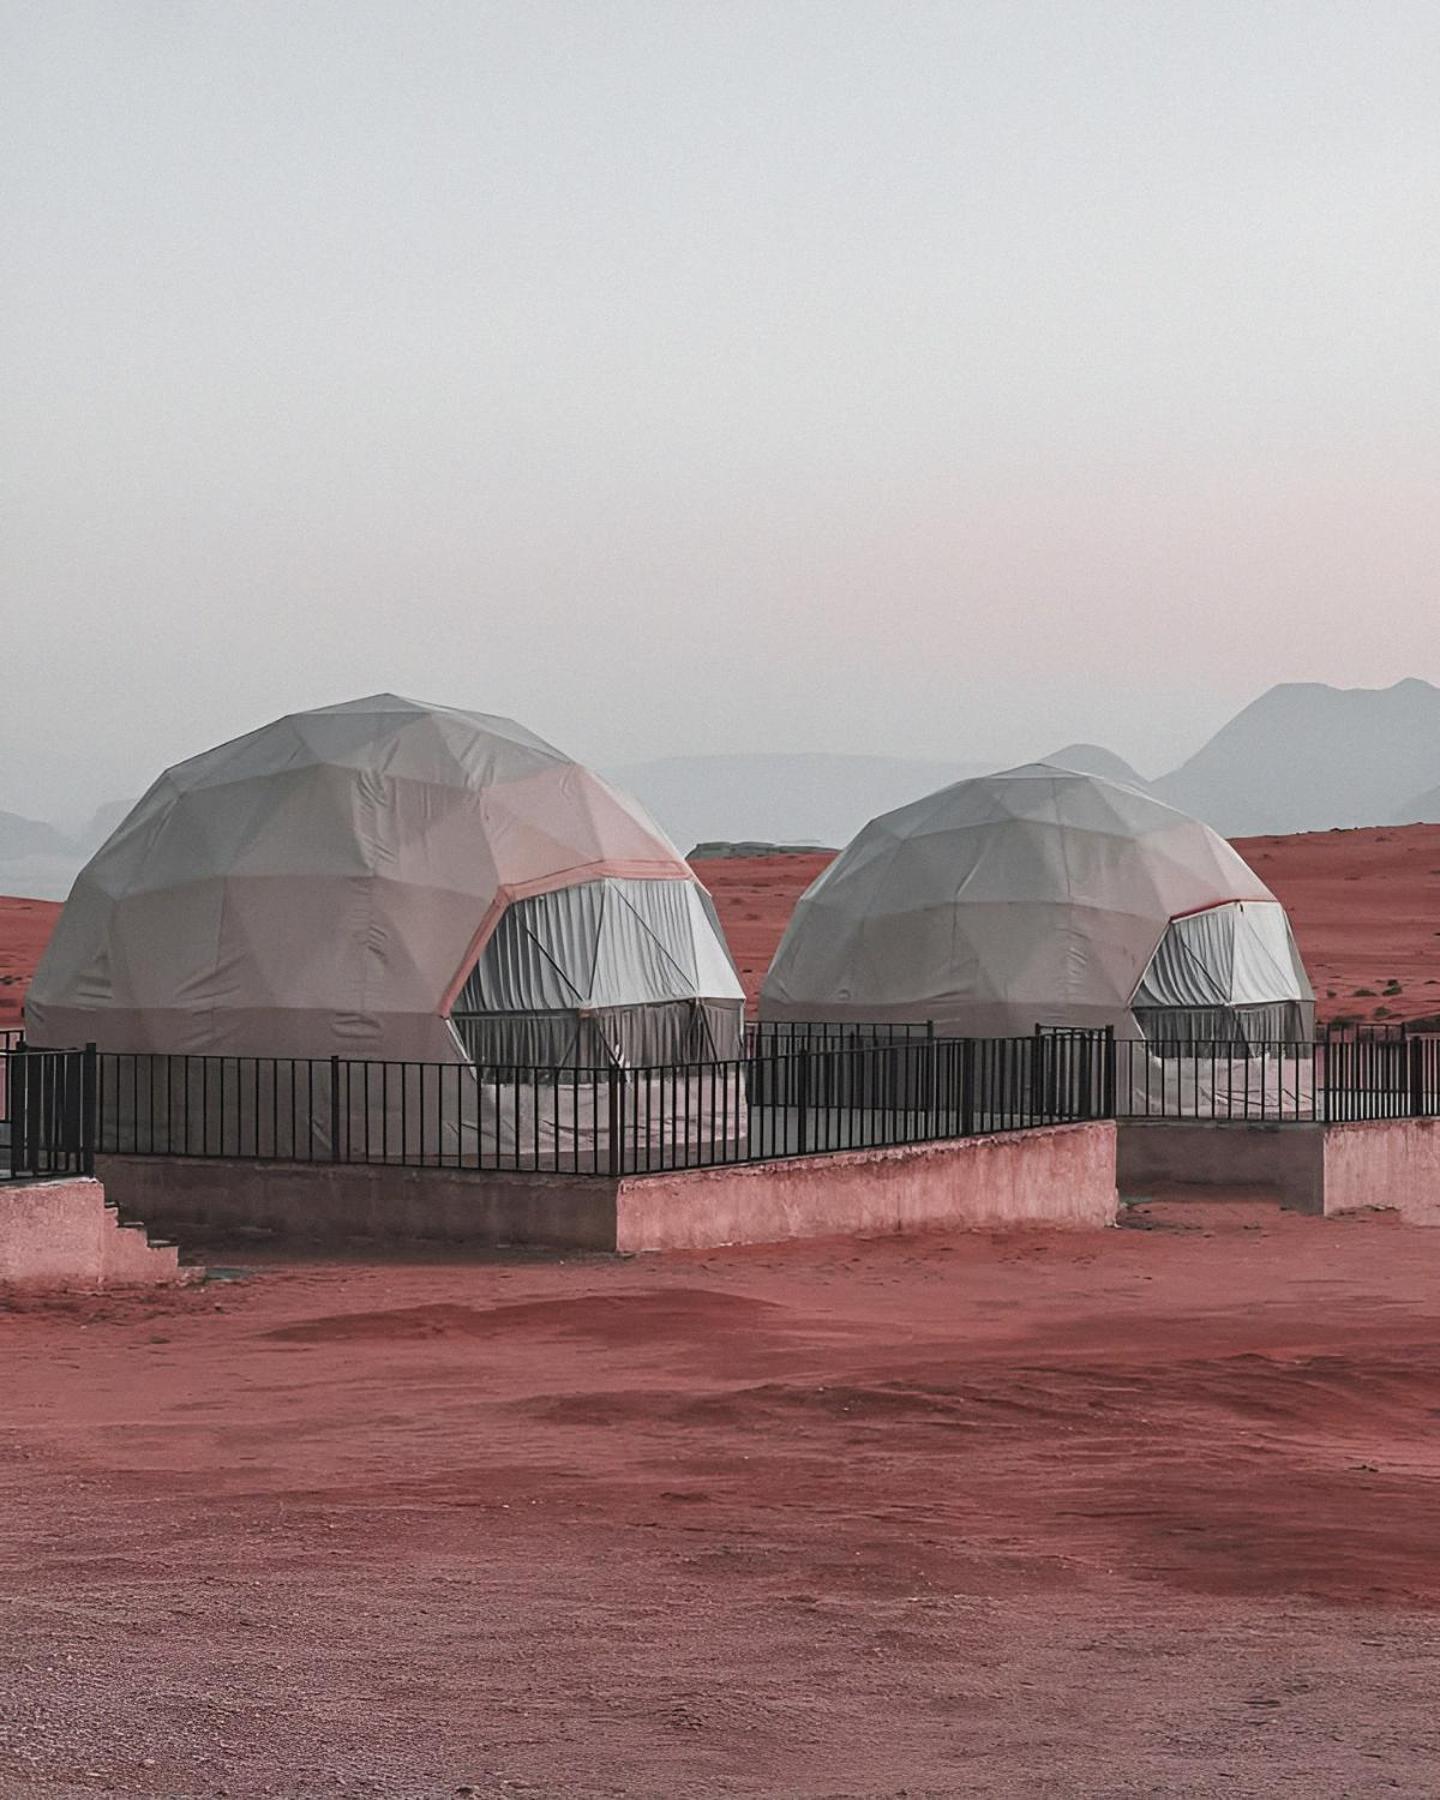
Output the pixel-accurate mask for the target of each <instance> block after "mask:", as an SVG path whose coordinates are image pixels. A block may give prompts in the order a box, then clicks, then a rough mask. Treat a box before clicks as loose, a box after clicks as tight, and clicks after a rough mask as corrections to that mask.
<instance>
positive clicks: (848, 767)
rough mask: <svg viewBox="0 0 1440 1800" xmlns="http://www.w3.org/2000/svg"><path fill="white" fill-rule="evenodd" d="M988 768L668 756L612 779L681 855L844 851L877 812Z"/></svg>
mask: <svg viewBox="0 0 1440 1800" xmlns="http://www.w3.org/2000/svg"><path fill="white" fill-rule="evenodd" d="M993 766H994V765H993V764H989V763H963V762H919V761H910V760H908V759H907V758H903V757H891V756H831V755H826V754H823V753H816V754H794V755H764V754H754V755H743V756H667V757H663V758H661V759H660V761H658V762H647V763H633V764H631V765H630V767H629V768H624V769H615V770H613V771H611V773H612V774H613V776H614V779H615V781H616V782H617V783H618V784H619V785H620V786H621V787H623V788H624V789H625V790H626V791H627V792H628V793H631V794H633V795H634V796H635V798H636V799H637V800H639V801H640V803H641V804H642V805H643V806H645V807H648V809H649V810H650V812H652V813H653V814H654V815H655V818H656V819H657V820H658V822H659V823H660V825H661V826H663V827H664V829H665V830H666V831H667V832H668V833H669V834H670V836H671V837H672V838H673V839H674V840H675V842H676V843H677V844H679V845H680V846H681V848H682V849H683V848H684V846H685V845H687V844H700V843H713V842H715V841H717V840H726V841H731V842H733V841H737V840H740V839H757V838H758V839H761V840H765V841H768V842H771V843H797V842H798V843H804V842H809V843H821V844H848V843H849V841H850V839H851V838H852V837H854V835H855V833H856V832H857V831H858V830H859V829H860V827H861V826H862V825H865V824H867V823H868V822H869V821H870V820H871V819H873V818H874V817H875V815H876V813H882V812H889V811H890V810H891V808H892V807H896V806H903V805H904V804H905V803H906V801H908V800H918V799H919V798H920V797H921V795H922V794H929V793H933V792H934V790H935V789H936V788H939V787H944V786H945V785H946V784H947V783H948V782H951V781H960V780H962V779H963V778H964V777H965V776H967V775H979V774H983V773H984V772H985V771H986V770H987V769H988V768H991V767H993Z"/></svg>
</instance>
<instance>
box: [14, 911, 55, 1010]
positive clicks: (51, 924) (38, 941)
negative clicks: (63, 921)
mask: <svg viewBox="0 0 1440 1800" xmlns="http://www.w3.org/2000/svg"><path fill="white" fill-rule="evenodd" d="M59 916H60V908H59V905H58V904H57V903H56V902H55V901H54V900H14V899H6V898H3V897H0V1031H13V1030H14V1029H15V1028H16V1027H17V1026H18V1025H19V1024H20V1009H21V1007H22V1005H23V1003H24V1000H25V989H26V988H27V987H28V986H29V985H30V977H31V976H32V975H33V974H34V973H35V965H36V963H37V962H39V960H40V952H41V951H42V950H43V949H44V948H45V945H46V944H47V943H48V942H49V939H50V933H51V932H52V931H53V930H54V929H55V921H56V919H57V918H59Z"/></svg>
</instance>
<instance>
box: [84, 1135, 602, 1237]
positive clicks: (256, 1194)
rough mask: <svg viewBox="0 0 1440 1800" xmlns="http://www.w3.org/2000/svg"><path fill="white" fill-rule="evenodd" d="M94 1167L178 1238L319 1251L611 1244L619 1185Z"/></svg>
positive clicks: (113, 1164)
mask: <svg viewBox="0 0 1440 1800" xmlns="http://www.w3.org/2000/svg"><path fill="white" fill-rule="evenodd" d="M97 1164H98V1167H99V1169H100V1172H101V1174H102V1175H103V1176H104V1179H105V1184H106V1186H107V1188H108V1189H109V1190H110V1192H111V1193H112V1194H113V1195H114V1196H115V1197H116V1198H117V1199H118V1200H119V1202H120V1204H121V1205H122V1206H123V1207H124V1208H125V1209H126V1210H127V1211H133V1212H135V1213H137V1214H138V1215H140V1216H141V1217H142V1218H146V1219H148V1220H150V1221H151V1223H152V1224H154V1225H155V1226H156V1228H157V1229H163V1230H164V1231H165V1232H166V1233H167V1234H171V1233H173V1234H176V1235H179V1236H181V1237H184V1236H187V1235H196V1234H201V1233H205V1234H218V1235H221V1236H223V1235H224V1234H225V1233H227V1232H233V1231H247V1230H262V1231H273V1232H275V1233H277V1234H278V1235H281V1236H287V1237H298V1238H304V1239H306V1240H308V1241H313V1242H316V1243H322V1244H336V1243H345V1242H347V1241H349V1240H351V1239H354V1238H370V1239H393V1240H396V1241H399V1242H414V1241H417V1240H420V1239H426V1240H431V1241H435V1242H439V1243H446V1244H552V1245H557V1246H561V1247H563V1248H566V1249H573V1250H613V1249H614V1248H615V1197H616V1190H617V1186H618V1184H617V1183H616V1182H614V1181H609V1180H605V1179H592V1178H590V1177H587V1176H571V1175H486V1174H480V1173H478V1172H475V1171H468V1170H461V1169H387V1168H383V1167H379V1166H374V1165H366V1164H360V1163H264V1162H228V1161H224V1160H219V1159H216V1160H213V1161H201V1160H194V1161H187V1160H186V1159H185V1158H183V1157H167V1156H102V1157H99V1158H97Z"/></svg>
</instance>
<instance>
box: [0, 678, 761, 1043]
mask: <svg viewBox="0 0 1440 1800" xmlns="http://www.w3.org/2000/svg"><path fill="white" fill-rule="evenodd" d="M612 882H615V883H621V884H629V883H634V884H636V885H637V887H639V888H640V889H641V890H644V889H646V888H648V887H650V886H651V885H653V884H663V885H664V886H665V887H666V888H667V890H668V889H670V888H672V887H673V888H674V889H675V890H676V891H678V890H680V889H682V888H683V889H685V890H687V891H689V890H694V891H695V892H696V893H697V894H698V893H699V887H698V883H697V882H696V881H695V877H694V875H693V873H692V872H691V870H690V868H689V866H688V865H687V864H686V863H685V862H684V860H683V859H682V857H681V856H680V854H679V852H678V851H677V850H676V849H675V847H674V845H672V844H671V843H670V842H669V841H668V840H667V839H666V838H665V837H664V836H663V834H662V833H661V832H660V831H659V830H658V828H657V827H656V826H655V825H654V824H653V822H652V821H651V820H650V819H649V818H648V817H647V816H646V815H645V813H644V812H643V811H642V809H641V808H640V807H639V806H637V805H636V804H635V803H634V802H632V801H630V800H629V799H628V798H627V797H626V796H624V795H623V794H621V793H619V792H617V791H616V790H615V789H613V788H611V787H610V786H609V784H608V783H606V782H605V781H604V780H602V779H601V778H600V777H599V776H598V775H595V774H594V773H593V772H592V771H590V770H589V769H586V768H584V767H583V766H582V765H580V764H577V763H575V762H573V761H572V760H571V759H569V758H568V757H566V756H565V755H563V753H562V752H560V751H558V750H556V749H555V748H554V747H553V746H552V745H550V744H547V743H546V742H545V741H544V740H543V739H541V738H538V737H536V736H535V735H534V734H533V733H532V732H529V731H527V730H525V728H524V727H522V726H519V725H517V724H515V723H514V722H513V721H511V720H508V719H504V718H499V717H492V716H489V715H485V714H479V713H467V712H462V711H459V710H457V709H454V708H449V707H433V706H427V705H424V704H421V703H419V702H415V701H410V700H404V699H401V698H399V697H397V696H395V695H390V694H381V695H374V696H371V697H369V698H367V699H362V700H355V701H349V702H346V703H345V704H343V705H339V706H332V707H321V708H317V709H316V710H314V711H312V712H308V713H300V714H295V715H292V716H289V717H286V718H284V719H280V720H277V721H275V722H274V723H273V724H271V725H267V726H264V727H262V728H261V729H259V730H257V731H253V732H249V733H247V734H245V735H244V736H243V737H240V738H237V739H234V740H233V741H231V742H230V743H227V744H223V745H220V746H218V747H217V748H215V749H213V750H209V751H206V752H204V753H202V754H201V755H199V756H196V757H192V758H190V759H189V760H188V761H187V762H184V763H181V764H179V765H178V766H177V767H175V768H173V769H171V770H168V771H167V772H166V773H165V774H164V775H163V776H162V777H161V778H160V779H159V780H158V781H156V782H155V783H154V784H153V785H152V787H151V788H150V790H149V791H148V792H147V794H146V795H145V796H144V798H143V799H142V800H141V801H140V802H139V803H138V804H137V806H136V807H135V808H134V809H133V810H132V811H131V813H130V814H129V816H128V817H127V818H126V819H125V820H124V821H123V822H122V823H121V825H120V826H119V827H118V828H117V830H116V831H115V832H114V833H113V834H112V835H111V837H110V838H109V839H108V840H107V842H106V843H105V844H104V845H103V846H102V847H101V848H100V850H99V851H97V852H96V854H95V856H94V857H93V858H92V859H91V861H90V863H89V864H87V866H86V867H85V869H84V870H82V872H81V874H80V875H79V877H78V878H77V880H76V882H75V886H74V889H73V891H72V893H71V896H70V899H69V900H68V901H67V903H66V906H65V908H64V909H63V911H62V913H61V916H60V918H59V920H58V921H57V924H56V929H55V932H54V935H53V936H52V939H51V942H50V945H49V947H48V949H47V951H46V953H45V955H44V957H43V958H42V961H41V964H40V967H39V968H38V969H37V971H36V975H35V980H34V983H33V985H32V987H31V990H30V994H29V996H28V1000H27V1009H26V1010H27V1023H28V1028H29V1031H30V1034H31V1039H32V1041H33V1042H35V1043H37V1044H57V1045H58V1044H74V1043H84V1042H86V1041H94V1042H96V1043H98V1044H99V1045H100V1047H101V1048H102V1049H115V1050H124V1051H134V1052H185V1053H193V1054H205V1053H215V1054H248V1055H255V1056H277V1055H278V1056H300V1057H328V1056H330V1055H332V1054H338V1055H341V1056H355V1055H362V1056H370V1057H384V1058H391V1059H395V1060H416V1061H425V1062H463V1060H464V1058H465V1052H464V1049H463V1047H462V1045H461V1043H460V1041H459V1039H458V1038H457V1036H456V1033H455V1031H454V1029H453V1028H452V1025H451V1022H450V1018H449V1013H450V1009H451V1006H452V1004H453V1002H454V1001H455V998H456V996H457V995H458V993H459V992H460V990H461V988H462V986H463V984H464V983H465V981H466V979H467V977H468V976H469V975H470V973H471V971H472V970H473V969H474V967H475V965H476V963H477V961H478V960H479V958H480V957H481V955H482V953H483V952H484V949H485V946H486V944H487V942H488V940H489V939H490V937H491V935H492V933H493V932H494V930H495V928H496V926H497V924H498V923H499V921H500V920H501V919H502V918H503V917H504V916H505V913H506V910H507V908H509V907H511V906H513V905H515V904H517V903H519V902H521V901H524V900H526V899H529V898H531V897H534V896H539V895H550V896H560V895H565V894H575V893H578V892H579V891H580V890H582V889H584V888H587V887H595V886H597V885H598V886H599V887H601V888H602V889H603V888H604V887H605V886H606V885H607V884H609V883H612ZM555 904H556V905H557V906H559V907H560V910H562V911H563V910H564V908H563V905H562V904H561V903H560V902H559V901H556V902H555ZM577 904H579V903H578V902H577ZM671 915H673V917H674V918H675V919H676V920H678V921H680V923H681V925H683V928H684V931H685V932H686V933H689V934H692V935H695V936H698V937H703V938H704V939H705V940H706V941H705V942H704V943H703V944H701V945H700V946H699V947H698V948H697V947H696V946H695V945H693V944H682V945H681V946H680V952H681V953H680V955H679V957H678V960H679V962H680V964H681V966H689V967H693V968H694V969H695V970H696V976H697V985H696V987H695V989H694V991H693V992H692V993H690V994H688V995H686V996H684V999H685V1001H686V1003H693V1004H694V1005H695V1006H696V1007H701V1006H702V1005H703V1006H704V1007H705V1008H707V1009H710V1010H711V1011H713V1012H715V1013H717V1014H718V1015H723V1016H725V1017H728V1018H730V1019H731V1021H732V1023H733V1027H734V1035H735V1036H736V1037H737V1038H738V1031H739V1024H740V1017H741V1009H742V1005H743V1000H742V994H741V988H740V984H739V981H738V978H737V977H736V975H735V971H734V967H733V964H732V963H731V961H730V958H729V954H728V952H727V951H726V950H725V948H724V945H723V941H721V940H720V939H719V938H718V935H717V928H716V926H715V923H714V915H713V911H712V910H711V909H709V908H708V907H707V906H705V905H704V904H699V903H697V904H694V905H687V906H686V907H685V908H683V909H680V910H678V911H677V910H676V909H674V908H672V909H671ZM610 981H611V989H612V998H618V999H623V1000H624V1002H625V1003H626V1004H629V1005H634V1006H638V1007H644V1006H645V1005H647V1004H649V1003H650V1002H651V995H650V992H649V987H648V986H647V978H646V976H645V972H644V970H640V971H638V972H637V978H636V981H635V983H634V984H633V986H632V987H631V988H629V989H627V988H626V987H625V970H624V968H623V967H621V968H620V969H619V970H618V971H617V970H616V969H614V968H612V969H611V971H610ZM617 984H618V986H617ZM650 985H653V984H650ZM521 999H522V1000H523V995H522V996H521ZM666 1000H667V1002H668V1003H671V1004H673V1003H674V1001H675V996H674V995H667V996H666Z"/></svg>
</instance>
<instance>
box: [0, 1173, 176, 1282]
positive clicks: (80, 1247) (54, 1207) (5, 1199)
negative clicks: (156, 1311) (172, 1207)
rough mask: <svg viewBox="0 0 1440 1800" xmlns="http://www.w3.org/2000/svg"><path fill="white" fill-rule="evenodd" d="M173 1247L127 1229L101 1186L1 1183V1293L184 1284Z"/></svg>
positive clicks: (78, 1181)
mask: <svg viewBox="0 0 1440 1800" xmlns="http://www.w3.org/2000/svg"><path fill="white" fill-rule="evenodd" d="M189 1274H190V1272H189V1271H188V1270H184V1269H182V1268H181V1267H180V1261H179V1252H178V1251H177V1250H176V1249H175V1247H174V1246H173V1245H160V1244H152V1243H151V1242H150V1240H149V1238H148V1237H147V1236H146V1233H145V1231H144V1229H143V1228H142V1227H141V1226H139V1225H122V1224H121V1223H120V1221H119V1219H118V1218H117V1217H116V1215H115V1212H114V1209H113V1208H111V1207H109V1206H107V1205H106V1204H105V1189H104V1188H103V1187H102V1186H101V1184H100V1183H99V1182H98V1181H91V1180H88V1179H83V1178H80V1177H68V1178H66V1179H64V1180H57V1181H23V1182H22V1181H15V1182H8V1181H7V1182H6V1183H4V1185H3V1186H0V1291H3V1290H7V1289H8V1290H10V1291H12V1292H14V1291H17V1290H24V1291H27V1292H33V1291H42V1292H63V1293H72V1292H78V1293H89V1292H93V1291H94V1290H96V1289H99V1288H117V1287H165V1286H171V1285H174V1284H175V1283H177V1282H180V1281H184V1280H187V1279H188V1278H189Z"/></svg>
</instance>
